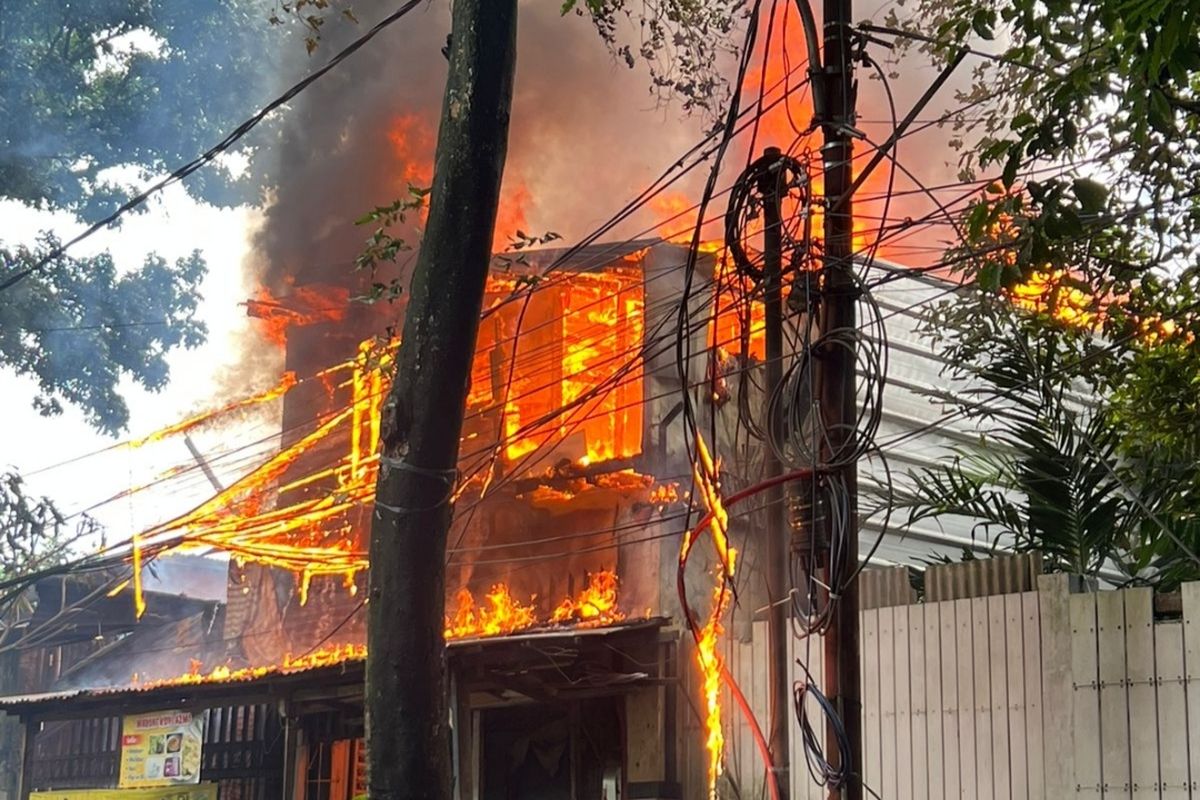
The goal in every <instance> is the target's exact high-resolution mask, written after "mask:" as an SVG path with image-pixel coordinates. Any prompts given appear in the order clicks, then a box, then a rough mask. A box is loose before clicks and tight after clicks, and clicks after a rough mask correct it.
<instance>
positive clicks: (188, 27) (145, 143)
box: [0, 0, 295, 434]
mask: <svg viewBox="0 0 1200 800" xmlns="http://www.w3.org/2000/svg"><path fill="white" fill-rule="evenodd" d="M285 5H286V4H285ZM272 8H273V7H272V6H271V5H270V4H269V3H262V2H255V1H254V0H104V1H103V2H89V3H61V2H54V1H53V0H33V2H29V3H25V4H23V5H22V6H21V8H20V9H19V10H18V9H14V10H13V11H12V13H5V14H0V199H7V200H13V201H17V202H20V203H23V204H25V205H28V206H31V207H34V208H39V209H48V210H65V211H68V212H71V213H72V214H74V215H76V216H77V217H79V218H81V219H83V220H91V219H95V218H97V217H100V216H103V215H104V214H107V213H109V212H111V211H112V210H113V209H114V208H115V207H116V206H117V205H118V204H120V203H121V202H123V201H124V200H126V199H128V197H129V196H130V195H131V194H133V193H134V192H135V191H136V190H137V189H138V188H140V186H139V185H140V184H142V183H144V182H145V180H146V179H147V178H149V177H150V176H153V175H158V174H162V173H164V172H167V171H169V170H170V169H173V168H175V167H176V166H178V165H179V164H181V163H184V162H186V161H189V160H191V159H192V158H194V157H195V156H196V154H197V153H200V152H203V151H204V150H206V149H207V148H208V147H209V146H211V144H212V143H213V142H214V141H217V140H219V139H221V138H222V137H223V136H224V135H225V134H226V133H228V131H229V130H230V129H232V128H233V127H234V126H235V125H236V124H237V123H238V122H240V121H241V120H242V118H244V117H245V116H246V115H247V112H248V111H249V110H250V109H251V108H253V107H254V106H255V105H256V104H258V103H260V102H261V101H262V100H263V99H265V97H264V96H265V94H266V93H267V91H269V89H267V88H265V87H267V86H268V85H269V82H265V81H264V80H263V76H264V75H269V74H271V68H272V64H271V63H270V62H269V61H268V60H264V56H265V55H266V54H267V53H268V50H267V49H266V48H265V47H264V45H265V36H266V35H267V33H268V31H269V30H270V26H269V25H268V22H269V20H275V21H280V22H282V21H283V20H281V19H280V18H279V16H278V12H279V11H284V12H292V13H295V9H293V8H292V7H291V6H287V7H285V8H275V10H274V11H273V10H272ZM268 14H270V17H268ZM285 17H286V14H285ZM270 127H271V126H270V123H269V122H268V123H267V125H265V126H264V127H263V128H260V129H259V131H258V134H259V136H261V137H269V136H270ZM255 141H256V140H252V139H245V140H242V141H241V142H239V143H238V145H236V146H235V148H234V150H232V151H231V153H232V154H233V155H240V156H244V157H249V156H250V155H252V154H253V152H254V149H255ZM257 141H261V139H259V140H257ZM232 163H233V162H222V163H218V164H215V165H212V166H210V167H209V168H208V169H206V170H204V171H202V172H199V173H196V174H195V175H194V176H193V177H192V178H191V179H189V180H188V182H187V183H186V184H185V188H186V189H187V191H188V192H189V193H190V194H191V195H192V196H193V197H194V198H196V199H198V200H201V201H205V202H210V203H214V204H217V205H235V204H240V203H244V202H246V201H253V200H256V199H257V198H258V195H259V191H260V188H261V187H260V186H259V184H258V181H260V180H261V178H262V174H263V173H262V171H261V170H255V169H244V170H240V171H239V170H235V169H233V168H232V166H231V164H232ZM54 242H55V240H54V239H53V238H52V237H49V236H43V237H42V239H41V240H39V241H38V242H37V243H34V242H20V243H11V242H10V243H8V245H7V246H6V245H5V243H4V242H0V276H2V277H8V276H12V275H15V274H17V273H19V272H20V271H22V270H23V269H25V268H26V267H29V266H30V265H31V264H33V263H36V261H37V257H38V256H39V255H40V254H43V253H45V252H46V251H47V250H48V249H49V248H50V247H51V246H52V245H53V244H54ZM204 271H205V270H204V262H203V261H202V260H201V258H200V256H199V255H198V254H193V255H192V256H191V257H189V258H186V259H183V260H181V261H179V262H177V263H176V264H175V265H174V266H170V265H168V264H167V263H166V262H164V261H163V260H162V259H161V258H159V257H157V256H155V255H150V256H149V257H147V259H146V261H145V263H144V264H143V265H142V267H141V268H140V269H136V270H133V271H132V272H122V271H121V270H119V269H118V268H117V267H116V265H115V264H114V263H113V260H112V258H111V257H110V256H108V255H107V254H102V255H100V256H97V257H94V258H73V257H63V258H59V259H56V260H55V261H54V262H52V263H50V264H47V265H45V266H44V268H42V269H39V270H37V271H36V272H34V273H33V274H31V275H30V276H29V277H27V278H25V279H23V280H21V281H20V282H19V283H17V284H15V285H14V286H13V287H12V288H8V289H5V290H3V302H2V303H0V364H2V365H4V366H7V367H9V368H11V369H12V370H14V371H15V372H16V373H18V374H21V375H27V376H30V377H32V378H34V379H35V380H36V381H37V383H38V387H39V394H38V396H37V397H36V398H35V399H34V404H35V406H36V407H37V408H39V409H40V410H41V411H42V412H43V413H47V414H55V413H59V412H60V411H61V410H62V408H63V405H64V404H72V405H75V406H78V407H79V408H80V409H81V410H82V411H83V412H84V414H85V416H86V417H87V419H88V421H89V422H91V423H92V424H93V425H94V426H95V427H96V428H98V429H99V430H101V431H103V432H106V433H110V434H115V433H117V432H119V431H120V430H122V429H123V428H124V427H125V425H126V422H127V421H128V410H127V408H126V405H125V402H124V401H123V399H122V398H121V396H120V393H119V391H118V384H119V381H120V379H121V378H122V377H123V376H126V377H129V378H132V380H133V381H134V382H135V383H136V384H138V385H140V386H142V387H145V388H147V389H151V390H155V389H160V388H162V387H163V386H164V385H165V384H166V382H167V379H168V369H167V362H166V355H167V353H168V352H169V351H170V350H171V349H173V348H176V347H180V346H182V347H194V346H196V345H197V344H199V343H200V342H201V341H202V340H203V338H204V335H205V329H204V326H203V325H202V324H201V323H199V322H198V321H196V319H195V312H196V308H197V305H198V303H199V300H200V295H199V293H198V286H199V281H200V279H201V277H202V276H203V275H204Z"/></svg>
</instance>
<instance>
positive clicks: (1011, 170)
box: [1000, 146, 1021, 189]
mask: <svg viewBox="0 0 1200 800" xmlns="http://www.w3.org/2000/svg"><path fill="white" fill-rule="evenodd" d="M1020 167H1021V148H1020V147H1017V146H1014V147H1013V148H1012V149H1010V150H1009V151H1008V160H1007V161H1005V162H1004V172H1003V173H1002V174H1001V176H1000V182H1001V183H1003V184H1004V188H1005V189H1011V188H1012V186H1013V184H1014V183H1015V182H1016V180H1017V170H1018V169H1019V168H1020Z"/></svg>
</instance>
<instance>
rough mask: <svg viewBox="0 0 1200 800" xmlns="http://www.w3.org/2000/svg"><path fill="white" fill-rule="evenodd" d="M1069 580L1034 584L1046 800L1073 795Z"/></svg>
mask: <svg viewBox="0 0 1200 800" xmlns="http://www.w3.org/2000/svg"><path fill="white" fill-rule="evenodd" d="M1069 600H1070V578H1069V577H1068V576H1067V575H1063V574H1055V575H1042V576H1041V577H1039V578H1038V598H1037V602H1038V626H1039V636H1038V642H1039V645H1040V649H1041V661H1040V664H1039V665H1038V669H1039V671H1040V673H1041V676H1042V697H1043V698H1044V700H1045V702H1044V703H1043V704H1042V731H1043V745H1044V752H1045V767H1044V774H1045V783H1044V787H1043V789H1044V795H1045V797H1046V798H1048V799H1049V798H1054V800H1057V798H1065V797H1072V796H1074V794H1075V787H1076V783H1077V782H1076V780H1075V744H1074V733H1075V727H1074V724H1075V720H1074V715H1073V712H1072V707H1073V700H1074V683H1073V677H1072V673H1071V669H1072V666H1073V665H1072V656H1071V645H1072V641H1073V637H1072V633H1071V631H1072V627H1071V615H1070V603H1069Z"/></svg>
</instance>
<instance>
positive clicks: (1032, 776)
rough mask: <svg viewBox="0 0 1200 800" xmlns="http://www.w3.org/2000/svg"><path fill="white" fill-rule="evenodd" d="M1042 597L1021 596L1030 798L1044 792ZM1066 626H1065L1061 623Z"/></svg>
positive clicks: (1040, 799)
mask: <svg viewBox="0 0 1200 800" xmlns="http://www.w3.org/2000/svg"><path fill="white" fill-rule="evenodd" d="M1041 611H1042V604H1041V596H1040V594H1039V593H1038V592H1026V593H1025V594H1022V595H1021V614H1022V617H1023V620H1022V625H1023V628H1024V630H1023V636H1024V638H1023V641H1022V643H1023V645H1024V654H1023V655H1024V657H1025V664H1024V673H1023V675H1022V685H1023V686H1024V688H1025V737H1024V738H1025V765H1026V770H1027V771H1028V773H1029V800H1045V798H1046V796H1047V792H1046V768H1045V764H1046V752H1045V743H1046V736H1045V732H1044V729H1043V725H1044V724H1045V723H1044V718H1043V715H1042V696H1043V693H1042V689H1043V686H1042V683H1043V678H1042V673H1043V670H1042V629H1041ZM1064 628H1065V626H1064Z"/></svg>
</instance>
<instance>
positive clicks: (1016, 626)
mask: <svg viewBox="0 0 1200 800" xmlns="http://www.w3.org/2000/svg"><path fill="white" fill-rule="evenodd" d="M1022 598H1023V595H1019V594H1006V595H1004V645H1005V654H1006V656H1007V663H1006V664H1005V670H1004V671H1005V677H1006V678H1007V679H1008V685H1007V686H1006V687H1005V688H1006V696H1007V698H1008V715H1007V716H1008V720H1007V723H1008V764H1009V776H1010V777H1009V782H1010V789H1009V792H1010V797H1012V800H1029V766H1028V763H1027V760H1026V759H1027V754H1026V749H1025V748H1026V742H1025V728H1026V725H1025V714H1026V706H1025V614H1024V606H1023V605H1022V602H1021V601H1022Z"/></svg>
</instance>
